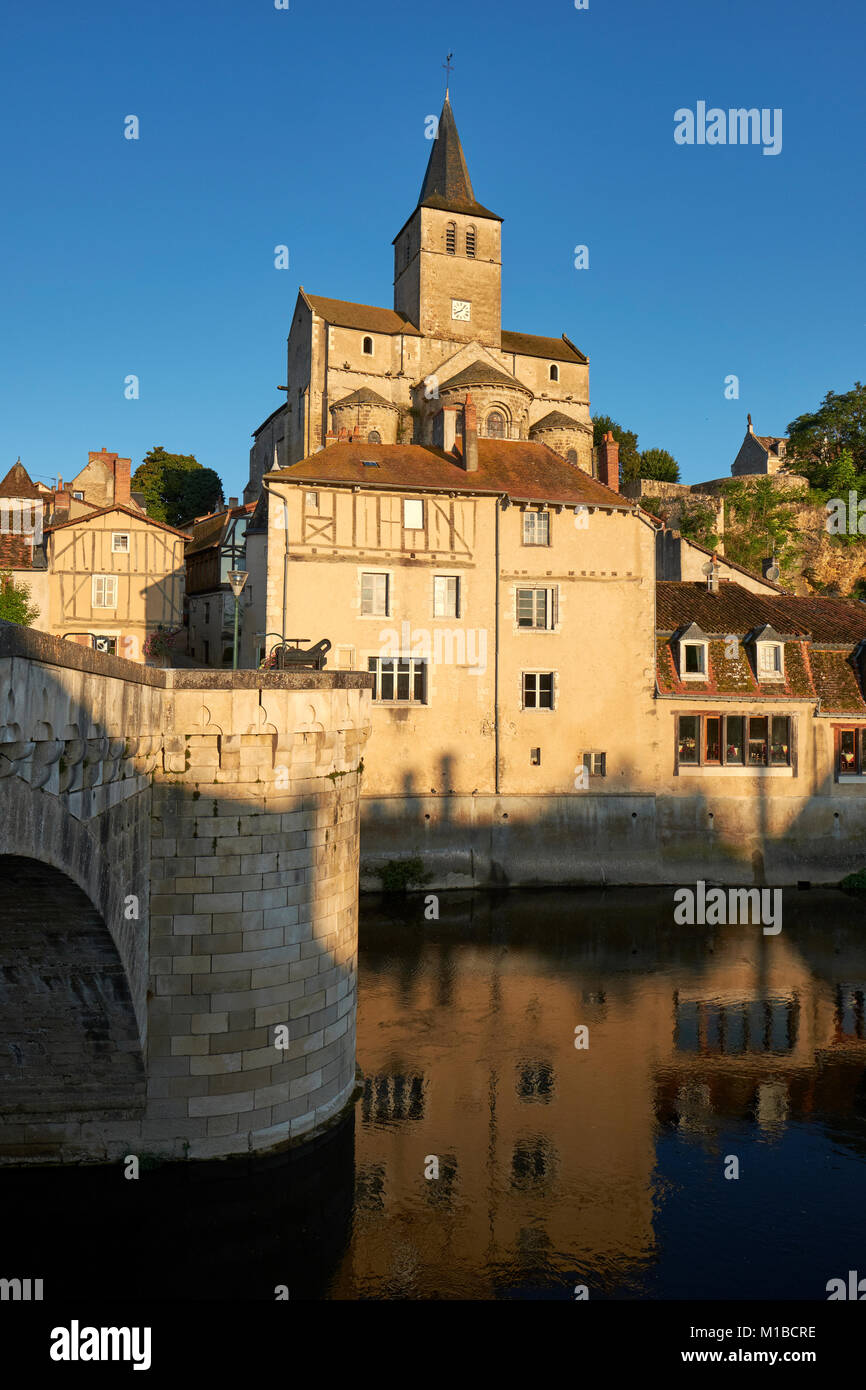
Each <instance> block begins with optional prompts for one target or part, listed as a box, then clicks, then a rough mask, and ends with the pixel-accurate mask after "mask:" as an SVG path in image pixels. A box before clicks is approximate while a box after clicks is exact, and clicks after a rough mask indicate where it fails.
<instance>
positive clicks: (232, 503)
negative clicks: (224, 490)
mask: <svg viewBox="0 0 866 1390" xmlns="http://www.w3.org/2000/svg"><path fill="white" fill-rule="evenodd" d="M237 505H238V499H237V498H236V497H230V498H229V511H231V510H232V508H233V507H236V506H237Z"/></svg>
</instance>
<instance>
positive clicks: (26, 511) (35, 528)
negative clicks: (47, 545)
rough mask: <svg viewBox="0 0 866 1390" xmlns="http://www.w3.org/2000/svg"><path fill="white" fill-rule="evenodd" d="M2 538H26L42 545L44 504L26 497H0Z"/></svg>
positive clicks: (34, 543)
mask: <svg viewBox="0 0 866 1390" xmlns="http://www.w3.org/2000/svg"><path fill="white" fill-rule="evenodd" d="M0 536H26V537H27V538H28V542H29V544H30V545H41V544H42V503H41V502H39V501H36V500H34V501H31V500H30V499H29V498H26V497H0Z"/></svg>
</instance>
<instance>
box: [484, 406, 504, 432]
mask: <svg viewBox="0 0 866 1390" xmlns="http://www.w3.org/2000/svg"><path fill="white" fill-rule="evenodd" d="M484 429H485V433H486V434H487V436H488V438H489V439H504V438H505V416H504V415H503V414H502V411H501V410H491V412H490V414H489V415H488V417H487V423H486V424H485V426H484Z"/></svg>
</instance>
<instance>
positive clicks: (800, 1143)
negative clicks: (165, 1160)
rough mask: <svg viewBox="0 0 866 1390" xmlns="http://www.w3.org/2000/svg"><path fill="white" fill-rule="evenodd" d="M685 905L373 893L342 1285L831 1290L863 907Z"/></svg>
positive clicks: (864, 1134) (850, 1102)
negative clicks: (746, 917)
mask: <svg viewBox="0 0 866 1390" xmlns="http://www.w3.org/2000/svg"><path fill="white" fill-rule="evenodd" d="M671 901H672V898H671V893H670V891H660V892H656V891H651V892H649V893H647V892H644V891H641V892H635V891H627V890H619V891H616V892H609V893H559V892H546V893H537V894H510V895H507V896H501V897H499V898H497V899H491V898H489V897H484V896H483V895H478V894H472V895H464V894H455V895H450V896H446V895H443V896H442V897H441V899H440V906H441V910H442V916H441V920H440V921H438V922H428V921H425V920H424V917H423V900H422V899H420V898H418V899H414V898H410V899H408V900H406V901H405V902H404V903H403V904H402V905H400V906H399V907H396V908H395V907H394V906H393V905H391V904H388V903H387V902H386V901H385V900H380V901H379V902H371V901H370V900H367V901H365V903H364V904H363V908H362V928H361V930H362V940H361V953H360V969H361V1003H360V1014H359V1028H358V1047H359V1063H360V1065H361V1067H362V1068H363V1071H364V1073H365V1077H366V1080H365V1088H364V1096H363V1099H362V1101H361V1103H360V1108H359V1119H360V1123H359V1126H358V1129H357V1133H356V1166H357V1172H358V1187H357V1189H356V1203H355V1223H354V1229H353V1236H352V1239H351V1242H350V1245H349V1249H348V1251H347V1253H346V1256H345V1258H344V1259H343V1261H342V1262H341V1265H340V1268H339V1269H338V1270H337V1271H336V1272H335V1276H334V1279H333V1281H332V1283H331V1286H330V1296H332V1297H336V1298H355V1297H366V1298H371V1297H372V1298H394V1297H397V1298H419V1299H428V1298H455V1297H464V1298H478V1299H490V1298H500V1297H520V1298H526V1297H530V1298H532V1297H541V1298H551V1297H553V1298H571V1297H573V1288H574V1285H575V1284H576V1283H580V1282H582V1283H586V1284H587V1285H588V1286H589V1289H590V1296H591V1297H602V1298H604V1297H608V1298H609V1297H615V1298H616V1297H669V1298H670V1297H707V1298H740V1297H742V1298H770V1297H782V1298H784V1297H788V1298H823V1297H825V1296H826V1295H825V1289H824V1286H825V1284H826V1281H827V1279H829V1278H831V1277H835V1276H836V1274H837V1272H838V1271H842V1273H844V1271H845V1270H847V1269H848V1268H856V1267H857V1263H856V1261H857V1258H859V1260H860V1263H861V1264H862V1262H863V1259H864V1257H866V1249H864V1237H866V1223H864V1218H863V1216H862V1214H861V1212H862V1197H861V1193H862V1183H863V1180H864V1176H866V1174H864V1160H866V1104H864V1101H866V1095H864V1092H866V1087H864V1076H866V1027H864V985H866V942H864V940H863V939H862V934H861V933H862V925H861V924H862V910H861V909H860V907H859V906H858V904H857V903H856V902H855V901H852V900H850V899H847V898H845V897H843V896H842V895H839V894H835V893H830V892H811V893H809V892H804V893H799V894H798V893H796V892H794V891H793V890H792V891H791V892H786V895H785V923H784V929H783V931H782V932H781V933H780V934H779V935H778V936H774V937H767V936H764V935H763V933H761V932H760V930H756V929H755V928H751V927H742V928H741V927H717V928H696V927H675V926H674V925H673V923H672V910H671ZM580 1024H583V1025H586V1026H587V1027H588V1029H589V1039H590V1046H589V1048H588V1049H587V1050H579V1049H577V1048H576V1047H575V1045H574V1039H575V1028H576V1027H577V1026H578V1025H580ZM730 1155H734V1156H736V1157H737V1158H738V1160H739V1165H740V1178H739V1179H737V1180H729V1179H726V1178H725V1176H724V1171H725V1166H726V1158H727V1157H728V1156H730ZM431 1156H434V1157H438V1160H439V1173H440V1176H439V1178H438V1179H433V1180H431V1179H428V1178H426V1177H425V1165H426V1164H428V1160H429V1158H430V1157H431ZM373 1173H375V1175H376V1183H375V1193H376V1200H375V1202H371V1201H370V1200H369V1194H370V1190H371V1174H373ZM837 1267H838V1270H837Z"/></svg>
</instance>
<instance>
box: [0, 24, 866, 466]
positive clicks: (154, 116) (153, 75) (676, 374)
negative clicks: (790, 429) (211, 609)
mask: <svg viewBox="0 0 866 1390" xmlns="http://www.w3.org/2000/svg"><path fill="white" fill-rule="evenodd" d="M864 39H866V19H864V12H863V9H862V6H861V5H860V4H855V3H854V0H845V3H842V0H823V3H822V4H821V5H815V4H814V3H809V4H807V3H805V0H784V3H783V0H727V3H725V4H721V3H715V4H707V3H702V4H699V3H697V0H666V3H664V4H652V3H650V2H649V0H644V3H639V2H638V0H589V8H588V9H587V10H583V11H578V10H575V8H574V3H573V0H540V2H539V3H535V4H532V5H530V4H526V3H518V0H498V2H497V0H473V3H472V4H466V3H465V0H463V3H455V0H441V3H438V4H436V5H435V6H413V5H407V4H405V3H399V4H398V3H381V2H377V0H365V3H364V4H363V5H361V4H357V3H354V4H353V3H348V0H290V8H289V9H288V10H286V11H282V10H279V11H278V10H276V9H275V7H274V4H273V0H173V2H172V3H148V0H140V3H138V4H135V5H118V4H116V3H111V4H109V3H90V4H86V3H85V4H82V5H79V6H71V5H69V4H68V3H59V2H58V0H48V3H41V4H40V5H39V6H29V7H26V6H24V5H23V4H19V5H18V6H17V7H16V8H15V9H14V10H13V9H12V8H11V7H10V8H8V9H7V11H6V17H5V20H4V24H3V40H4V42H3V52H4V60H3V82H2V88H0V103H2V108H3V122H2V126H3V134H2V171H3V193H4V197H3V206H4V213H3V217H2V219H0V244H2V267H3V273H2V276H0V321H2V324H3V333H2V338H0V354H2V367H0V445H2V447H0V473H2V472H5V470H6V468H8V467H9V466H10V465H11V464H12V463H13V462H14V461H15V458H16V457H17V456H18V454H20V455H21V458H22V460H23V462H24V463H25V465H26V466H27V468H28V469H29V471H30V472H31V473H32V474H33V475H34V476H41V477H44V478H45V479H46V480H47V479H49V478H53V477H54V476H55V475H56V474H57V473H58V472H59V473H61V474H62V475H63V476H64V477H66V478H69V477H71V476H73V475H74V473H76V472H77V471H78V469H79V468H81V467H82V466H83V465H84V463H85V462H86V459H87V451H88V450H89V449H99V448H101V447H103V446H105V447H107V448H109V449H111V450H113V451H116V452H118V453H120V454H124V455H128V456H130V457H131V458H132V460H133V467H135V466H136V465H137V464H138V463H139V462H140V461H141V458H142V456H143V454H144V453H145V452H146V450H147V449H148V448H149V447H150V446H151V445H153V444H162V445H164V446H165V447H166V448H167V449H169V450H172V451H176V452H182V453H194V454H195V455H196V456H197V457H198V459H199V460H200V461H201V462H202V463H203V464H206V465H208V466H210V467H214V468H216V469H217V471H218V472H219V473H220V475H221V476H222V478H223V480H224V483H225V488H226V493H227V494H228V493H233V494H234V493H240V492H241V490H242V488H243V485H244V483H245V481H246V478H247V468H248V453H249V445H250V434H251V432H252V430H253V428H254V427H255V426H256V425H257V424H258V423H259V422H260V421H261V420H262V419H264V417H265V416H266V415H268V414H269V413H270V411H272V410H273V409H274V408H275V407H276V406H277V405H278V404H279V403H280V401H281V400H282V399H283V398H282V396H281V395H280V394H279V393H278V392H277V391H276V389H275V388H276V387H277V385H278V384H280V383H282V382H283V381H284V380H285V339H286V334H287V331H288V325H289V320H290V315H291V309H292V306H293V304H294V300H295V295H296V293H297V286H298V284H303V285H304V286H305V287H306V288H307V289H308V290H310V291H312V292H313V293H319V294H328V295H333V296H335V297H337V298H344V299H356V300H359V301H362V302H367V303H373V304H385V305H390V304H391V302H392V285H391V277H392V262H391V245H390V243H391V239H392V237H393V236H394V235H395V233H396V232H397V231H398V229H399V228H400V226H401V225H402V223H403V222H404V221H405V219H406V217H407V216H408V215H409V213H410V212H411V210H412V208H413V207H414V205H415V201H416V199H417V196H418V190H419V188H420V185H421V179H422V176H423V173H424V168H425V165H426V161H427V157H428V155H429V149H430V147H429V143H428V141H427V140H426V139H425V138H424V125H425V117H426V116H427V115H428V114H430V113H437V112H438V111H439V109H440V106H441V100H442V94H443V78H444V73H443V71H442V67H441V64H442V62H443V60H444V57H445V54H446V53H447V52H448V51H449V50H452V51H453V52H454V59H453V62H454V73H453V75H452V79H451V97H452V103H453V106H454V111H455V115H456V118H457V123H458V128H459V130H460V133H461V137H462V139H463V144H464V148H465V151H466V155H467V160H468V163H469V170H470V174H471V177H472V180H473V184H474V188H475V193H476V196H477V197H478V198H479V199H480V200H481V201H482V202H483V203H485V204H486V205H487V206H488V207H491V208H493V209H494V210H495V211H497V212H499V213H501V214H502V216H503V217H504V218H505V224H504V229H503V259H504V270H503V325H504V326H505V327H506V328H510V329H517V330H522V331H524V332H531V333H548V334H553V335H559V334H560V333H562V332H566V333H567V334H568V336H569V337H570V338H572V339H573V340H574V341H575V342H576V343H577V344H578V345H579V346H580V347H581V348H582V349H583V350H584V351H585V352H587V353H588V354H589V356H590V360H591V368H590V388H591V402H592V409H593V412H594V413H596V414H598V413H606V414H611V415H613V416H614V417H615V418H616V419H618V420H619V421H620V422H621V423H622V424H623V425H625V426H627V427H629V428H631V429H634V430H636V431H637V432H638V435H639V443H640V446H641V447H650V446H653V445H657V446H660V447H664V448H667V449H669V450H670V451H671V452H672V453H673V454H674V455H675V457H676V458H677V459H678V460H679V462H680V465H681V469H682V472H683V476H684V478H685V480H686V481H697V480H699V479H701V478H707V477H718V476H720V475H723V474H727V472H728V471H729V468H730V464H731V461H732V459H733V457H734V455H735V453H736V451H737V448H738V447H739V443H740V440H741V438H742V435H743V432H744V429H745V416H746V411H747V410H750V411H751V412H752V415H753V418H754V422H755V427H756V429H757V431H758V432H759V433H765V434H778V433H782V432H783V431H784V429H785V427H786V425H787V423H788V422H789V420H790V419H791V418H792V417H793V416H794V415H796V414H798V413H800V412H801V411H803V410H806V409H810V408H812V407H814V406H815V405H817V404H818V402H819V401H820V399H821V397H822V396H823V395H824V394H825V392H826V391H827V390H828V389H830V388H833V389H834V390H837V391H844V390H847V389H848V388H850V386H851V385H852V384H853V382H854V380H855V379H857V378H861V379H862V378H863V377H864V375H866V373H864V365H866V361H864V358H866V353H864V345H866V295H864V275H863V260H864V227H866V188H864V159H863V150H864V133H866V84H864V81H863V72H864V68H866V63H864V57H866V43H864ZM698 101H705V102H706V103H707V105H708V106H709V107H712V106H718V107H720V108H723V109H728V108H730V107H741V106H744V107H753V106H754V107H758V108H770V109H772V108H777V107H778V108H781V109H782V112H783V125H782V131H783V142H782V150H781V153H780V154H778V155H776V156H772V155H764V154H763V153H762V150H761V148H760V146H738V145H734V146H709V145H704V146H697V145H695V146H691V147H688V146H679V145H676V144H675V143H674V139H673V132H674V112H675V110H677V109H678V108H683V107H690V108H691V109H695V107H696V104H697V102H698ZM130 114H134V115H137V116H138V117H139V120H140V139H139V140H137V141H130V140H126V139H124V138H123V125H124V118H125V117H126V116H127V115H130ZM278 244H286V245H288V247H289V250H290V267H289V269H288V270H276V269H275V268H274V247H275V246H276V245H278ZM578 244H585V245H587V246H588V247H589V256H590V266H589V269H588V270H582V271H578V270H575V269H574V265H573V261H574V253H573V248H574V247H575V246H576V245H578ZM129 374H135V375H137V376H138V377H139V379H140V397H139V399H138V400H126V399H124V389H123V388H124V379H125V378H126V377H127V376H128V375H129ZM730 374H734V375H736V376H737V377H738V378H739V399H736V400H726V399H725V396H724V388H725V378H726V377H727V376H728V375H730Z"/></svg>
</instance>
